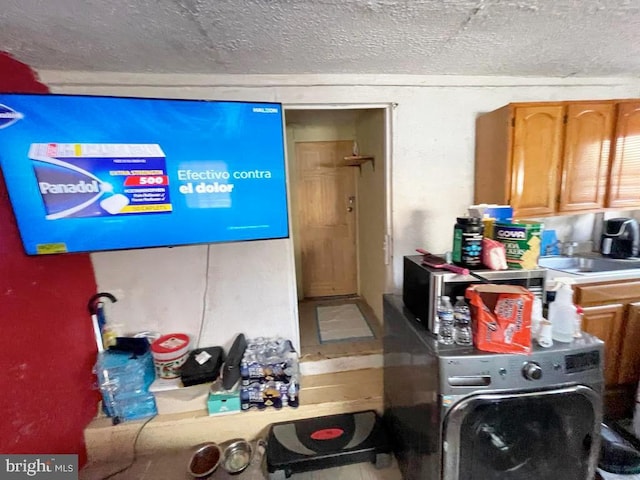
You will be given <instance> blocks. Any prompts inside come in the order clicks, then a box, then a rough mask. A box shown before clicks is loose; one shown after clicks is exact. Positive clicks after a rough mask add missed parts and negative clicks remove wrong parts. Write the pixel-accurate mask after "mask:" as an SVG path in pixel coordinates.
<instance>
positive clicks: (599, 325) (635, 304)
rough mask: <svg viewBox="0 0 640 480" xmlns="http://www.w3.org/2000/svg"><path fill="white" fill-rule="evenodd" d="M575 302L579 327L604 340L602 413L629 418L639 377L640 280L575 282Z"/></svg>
mask: <svg viewBox="0 0 640 480" xmlns="http://www.w3.org/2000/svg"><path fill="white" fill-rule="evenodd" d="M574 301H575V303H576V304H578V305H580V306H582V307H583V309H584V318H583V325H582V329H583V330H584V331H585V332H587V333H590V334H592V335H595V336H596V337H598V338H600V339H601V340H603V341H604V342H605V354H604V382H605V405H604V407H605V408H604V410H605V416H607V417H608V418H623V417H629V416H631V415H632V414H633V408H634V403H635V393H636V389H637V386H638V380H640V280H626V281H625V280H622V281H617V282H598V283H590V284H579V285H575V286H574Z"/></svg>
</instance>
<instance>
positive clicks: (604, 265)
mask: <svg viewBox="0 0 640 480" xmlns="http://www.w3.org/2000/svg"><path fill="white" fill-rule="evenodd" d="M538 263H539V265H540V266H541V267H544V268H551V269H553V270H560V271H563V272H568V273H574V274H578V275H585V274H598V273H607V272H617V271H620V270H632V269H635V268H640V259H638V258H631V259H615V258H606V257H595V256H581V255H576V256H573V257H555V256H554V257H540V260H539V261H538Z"/></svg>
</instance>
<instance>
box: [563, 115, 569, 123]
mask: <svg viewBox="0 0 640 480" xmlns="http://www.w3.org/2000/svg"><path fill="white" fill-rule="evenodd" d="M568 120H569V116H568V115H567V114H566V113H565V114H564V117H562V123H564V124H565V125H566V124H567V121H568Z"/></svg>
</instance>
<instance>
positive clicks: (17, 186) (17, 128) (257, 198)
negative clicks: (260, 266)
mask: <svg viewBox="0 0 640 480" xmlns="http://www.w3.org/2000/svg"><path fill="white" fill-rule="evenodd" d="M0 167H1V168H2V171H3V174H4V179H5V182H6V184H7V189H8V192H9V198H10V200H11V204H12V206H13V210H14V212H15V216H16V219H17V222H18V228H19V230H20V235H21V237H22V242H23V244H24V248H25V251H26V252H27V253H28V254H30V255H36V254H48V253H67V252H91V251H99V250H118V249H132V248H144V247H158V246H173V245H188V244H200V243H215V242H235V241H243V240H261V239H272V238H285V237H287V236H288V232H289V229H288V219H287V218H288V217H287V195H286V175H285V155H284V144H283V122H282V107H281V105H280V104H274V103H252V102H223V101H204V100H169V99H144V98H123V97H99V96H82V95H56V94H44V95H30V94H0Z"/></svg>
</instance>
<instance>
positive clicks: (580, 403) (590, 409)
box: [443, 386, 602, 480]
mask: <svg viewBox="0 0 640 480" xmlns="http://www.w3.org/2000/svg"><path fill="white" fill-rule="evenodd" d="M601 408H602V407H601V400H600V397H599V395H598V394H597V393H596V392H595V391H594V390H592V389H590V388H587V387H584V386H575V387H568V388H563V389H555V390H547V391H540V392H527V393H496V394H484V395H474V396H471V397H466V398H464V399H463V400H462V401H460V402H458V403H457V404H455V405H454V406H453V407H451V410H450V411H449V412H448V414H447V416H446V418H445V425H444V430H443V436H444V444H443V473H444V475H443V478H444V479H447V480H448V479H451V480H472V479H473V480H494V479H495V480H531V479H536V480H556V479H560V478H561V479H562V480H573V479H576V480H585V479H588V478H591V477H592V475H593V473H594V472H595V464H596V461H597V453H598V450H599V434H598V432H599V427H600V421H601V411H602V410H601Z"/></svg>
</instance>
